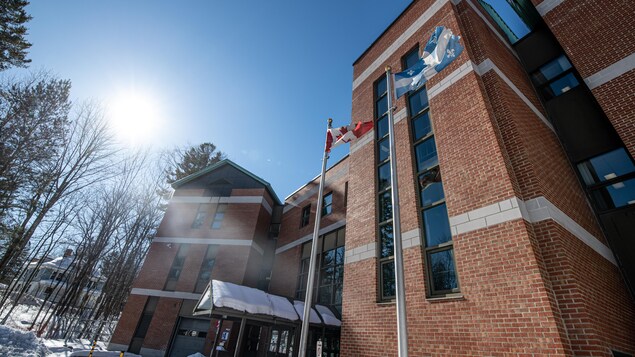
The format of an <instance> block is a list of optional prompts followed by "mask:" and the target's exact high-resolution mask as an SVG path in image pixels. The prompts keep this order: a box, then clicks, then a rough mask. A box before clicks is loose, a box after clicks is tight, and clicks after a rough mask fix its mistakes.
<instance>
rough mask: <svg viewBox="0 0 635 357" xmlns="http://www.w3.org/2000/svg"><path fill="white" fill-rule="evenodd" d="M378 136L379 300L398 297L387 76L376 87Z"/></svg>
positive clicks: (376, 130) (376, 125)
mask: <svg viewBox="0 0 635 357" xmlns="http://www.w3.org/2000/svg"><path fill="white" fill-rule="evenodd" d="M374 92H375V135H376V140H377V146H376V147H377V154H376V155H375V157H376V166H377V207H378V208H377V224H378V234H379V285H380V289H379V290H380V299H381V300H386V299H391V298H393V297H394V296H395V264H394V249H393V234H392V196H391V192H390V152H389V142H388V140H389V137H388V93H387V87H386V77H385V76H382V78H380V79H379V80H378V81H377V82H375V86H374Z"/></svg>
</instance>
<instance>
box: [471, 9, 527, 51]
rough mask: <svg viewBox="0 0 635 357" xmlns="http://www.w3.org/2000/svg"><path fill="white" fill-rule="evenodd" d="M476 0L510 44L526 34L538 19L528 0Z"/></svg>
mask: <svg viewBox="0 0 635 357" xmlns="http://www.w3.org/2000/svg"><path fill="white" fill-rule="evenodd" d="M478 2H479V3H480V4H481V6H483V9H485V11H486V12H487V13H488V14H489V15H490V17H491V18H492V20H494V22H495V23H496V25H498V28H499V29H500V30H501V31H502V32H503V33H504V34H505V36H507V39H508V40H509V42H510V43H512V44H514V43H516V42H518V41H519V40H520V39H522V38H523V37H525V36H527V35H528V34H529V33H530V32H531V30H532V29H533V28H534V27H535V25H536V23H537V22H539V21H540V15H539V14H538V12H537V11H536V9H535V7H534V5H533V4H532V3H531V1H530V0H514V1H499V0H478Z"/></svg>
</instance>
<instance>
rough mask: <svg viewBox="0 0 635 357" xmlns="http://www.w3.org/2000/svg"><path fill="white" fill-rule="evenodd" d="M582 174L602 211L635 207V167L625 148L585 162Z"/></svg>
mask: <svg viewBox="0 0 635 357" xmlns="http://www.w3.org/2000/svg"><path fill="white" fill-rule="evenodd" d="M578 171H579V172H580V175H581V176H582V180H583V181H584V183H585V184H586V187H587V191H588V193H589V195H590V196H591V199H592V201H593V203H594V204H595V206H596V207H597V209H598V210H599V211H600V212H601V211H607V210H610V209H614V208H620V207H624V206H628V205H633V204H635V165H634V164H633V161H632V160H631V158H630V157H629V155H628V153H627V152H626V150H625V149H624V148H619V149H617V150H613V151H611V152H608V153H605V154H602V155H599V156H596V157H594V158H591V159H589V160H586V161H583V162H582V163H580V164H578Z"/></svg>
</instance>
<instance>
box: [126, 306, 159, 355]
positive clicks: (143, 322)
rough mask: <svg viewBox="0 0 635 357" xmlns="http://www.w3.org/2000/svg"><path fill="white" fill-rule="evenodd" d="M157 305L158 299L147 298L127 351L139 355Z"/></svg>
mask: <svg viewBox="0 0 635 357" xmlns="http://www.w3.org/2000/svg"><path fill="white" fill-rule="evenodd" d="M158 303H159V298H158V297H156V296H152V297H149V298H148V301H147V302H146V305H145V307H144V308H143V314H142V315H141V318H140V319H139V323H138V324H137V328H136V329H135V332H134V335H133V337H132V341H131V342H130V347H129V348H128V351H130V352H132V353H139V351H140V350H141V346H142V345H143V339H144V338H145V336H146V334H147V332H148V327H150V322H151V321H152V316H153V315H154V311H155V310H156V308H157V304H158Z"/></svg>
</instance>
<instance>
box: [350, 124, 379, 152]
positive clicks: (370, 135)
mask: <svg viewBox="0 0 635 357" xmlns="http://www.w3.org/2000/svg"><path fill="white" fill-rule="evenodd" d="M373 140H375V129H373V130H371V131H369V132H367V133H366V135H364V136H362V137H361V139H359V140H355V141H353V142H351V146H350V149H349V150H350V151H349V153H351V154H352V153H354V152H355V151H357V150H359V149H361V148H362V147H364V145H366V144H368V143H370V142H372V141H373Z"/></svg>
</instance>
